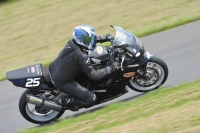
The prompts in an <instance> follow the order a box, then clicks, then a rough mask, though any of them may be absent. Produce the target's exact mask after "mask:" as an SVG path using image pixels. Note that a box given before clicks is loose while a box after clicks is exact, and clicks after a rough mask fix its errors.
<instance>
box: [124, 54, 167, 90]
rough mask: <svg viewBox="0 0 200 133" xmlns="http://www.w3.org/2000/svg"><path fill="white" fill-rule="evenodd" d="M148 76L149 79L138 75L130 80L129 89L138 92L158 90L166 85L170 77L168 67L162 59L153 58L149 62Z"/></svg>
mask: <svg viewBox="0 0 200 133" xmlns="http://www.w3.org/2000/svg"><path fill="white" fill-rule="evenodd" d="M139 71H140V70H139ZM146 75H147V77H148V78H147V79H145V78H143V77H140V76H138V75H137V74H136V75H135V76H134V77H132V78H131V79H130V81H129V83H128V87H129V88H131V89H133V90H135V91H138V92H148V91H151V90H154V89H157V88H158V87H160V86H162V85H163V84H164V83H165V81H166V79H167V77H168V67H167V65H166V63H165V62H164V61H163V60H162V59H160V58H158V57H155V56H153V57H152V58H151V59H150V60H149V61H148V62H147V67H146Z"/></svg>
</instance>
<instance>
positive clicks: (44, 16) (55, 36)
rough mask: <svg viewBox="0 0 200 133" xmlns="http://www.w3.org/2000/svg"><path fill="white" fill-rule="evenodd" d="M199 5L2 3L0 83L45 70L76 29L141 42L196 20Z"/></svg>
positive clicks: (135, 0) (63, 0) (61, 0)
mask: <svg viewBox="0 0 200 133" xmlns="http://www.w3.org/2000/svg"><path fill="white" fill-rule="evenodd" d="M199 5H200V1H199V0H179V1H177V0H167V1H166V0H142V1H141V0H123V1H121V0H113V1H107V0H84V1H80V0H73V1H71V0H56V1H49V0H42V1H41V0H32V1H30V0H1V2H0V55H1V56H0V62H1V63H0V79H1V80H2V79H5V72H6V71H8V70H12V69H16V68H19V67H23V66H26V65H31V64H34V63H43V64H44V65H48V64H49V63H50V62H51V61H52V60H53V59H54V58H56V56H57V55H58V54H59V51H60V50H61V49H62V48H63V46H64V45H65V43H66V42H67V41H68V39H70V38H72V31H73V29H74V27H76V26H78V25H80V24H89V25H92V26H93V27H94V28H95V29H96V32H97V35H106V34H107V33H111V34H112V35H115V33H114V30H113V29H112V28H110V27H109V25H111V24H112V25H117V26H121V27H123V28H125V29H126V30H128V31H130V32H132V33H133V34H135V35H136V36H138V37H142V36H145V35H149V34H152V33H155V32H159V31H162V30H168V29H170V28H171V27H174V26H177V25H181V24H184V23H187V22H191V21H194V20H197V19H199V18H200V8H199Z"/></svg>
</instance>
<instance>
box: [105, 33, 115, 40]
mask: <svg viewBox="0 0 200 133" xmlns="http://www.w3.org/2000/svg"><path fill="white" fill-rule="evenodd" d="M106 39H107V40H108V41H111V40H114V37H113V36H112V35H111V34H107V35H106Z"/></svg>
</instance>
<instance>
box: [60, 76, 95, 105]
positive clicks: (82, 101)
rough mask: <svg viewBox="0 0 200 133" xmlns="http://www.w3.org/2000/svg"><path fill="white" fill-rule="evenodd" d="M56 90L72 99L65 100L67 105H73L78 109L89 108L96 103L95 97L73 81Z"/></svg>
mask: <svg viewBox="0 0 200 133" xmlns="http://www.w3.org/2000/svg"><path fill="white" fill-rule="evenodd" d="M58 89H59V90H60V91H61V92H64V93H66V94H68V95H70V96H71V97H72V98H70V99H66V103H67V104H75V105H77V106H79V107H89V106H92V105H93V104H94V103H95V102H96V95H95V94H94V93H93V92H91V91H89V90H88V89H86V88H84V87H83V86H81V85H80V84H79V83H78V82H76V81H74V80H73V81H71V82H69V83H67V84H65V85H63V86H61V87H59V88H58Z"/></svg>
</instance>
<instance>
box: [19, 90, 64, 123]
mask: <svg viewBox="0 0 200 133" xmlns="http://www.w3.org/2000/svg"><path fill="white" fill-rule="evenodd" d="M44 93H45V92H44V91H35V90H26V91H25V92H24V93H23V94H22V96H21V98H20V100H19V110H20V113H21V115H22V116H23V117H24V118H25V119H26V120H28V121H30V122H32V123H35V124H45V123H49V122H51V121H54V120H56V119H58V118H60V117H61V116H62V114H63V113H64V112H65V110H61V111H60V112H57V111H54V110H49V109H45V108H41V107H38V106H36V105H33V104H30V103H27V102H26V95H27V94H29V95H34V96H36V97H39V98H41V97H42V95H43V94H44ZM55 96H56V94H54V93H51V94H50V95H48V99H49V100H51V99H52V98H54V97H55Z"/></svg>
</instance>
